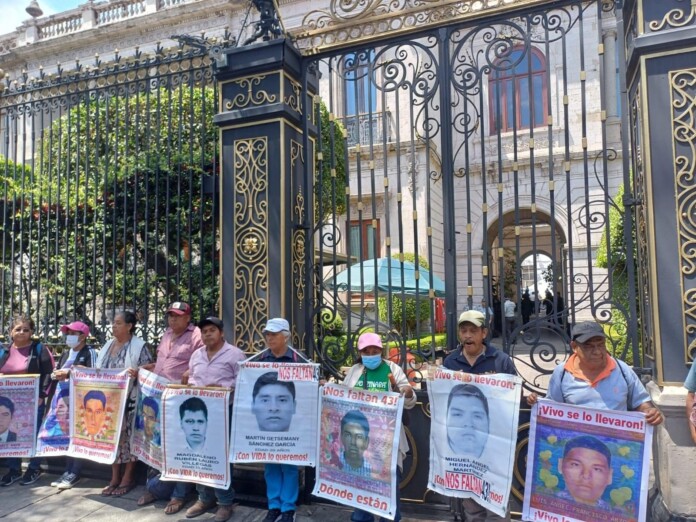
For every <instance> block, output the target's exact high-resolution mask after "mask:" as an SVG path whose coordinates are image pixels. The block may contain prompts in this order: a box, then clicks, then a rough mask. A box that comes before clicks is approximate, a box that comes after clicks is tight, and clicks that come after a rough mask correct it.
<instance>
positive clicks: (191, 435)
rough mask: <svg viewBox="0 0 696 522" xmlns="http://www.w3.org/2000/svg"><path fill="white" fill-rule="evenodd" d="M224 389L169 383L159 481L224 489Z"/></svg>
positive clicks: (226, 462) (226, 459) (226, 419)
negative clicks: (162, 463)
mask: <svg viewBox="0 0 696 522" xmlns="http://www.w3.org/2000/svg"><path fill="white" fill-rule="evenodd" d="M229 400H230V390H228V389H227V388H196V387H189V386H180V385H170V386H168V387H167V388H166V389H165V390H164V393H163V394H162V419H163V424H162V428H163V429H162V452H163V455H164V461H163V462H164V466H163V468H162V480H178V481H183V482H194V483H196V484H202V485H204V486H210V487H213V488H222V489H227V488H228V487H229V485H230V481H231V480H232V477H231V475H230V465H229V441H230V436H229V420H230V419H229V414H230V411H229Z"/></svg>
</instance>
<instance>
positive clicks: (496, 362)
mask: <svg viewBox="0 0 696 522" xmlns="http://www.w3.org/2000/svg"><path fill="white" fill-rule="evenodd" d="M487 335H488V328H486V316H485V315H483V314H482V313H481V312H479V311H477V310H467V311H466V312H462V313H461V315H460V316H459V320H458V321H457V337H458V339H459V344H458V345H457V347H456V348H455V350H454V351H453V352H452V353H451V354H450V355H449V356H448V357H447V358H446V359H445V362H444V364H443V366H444V367H445V368H447V369H448V370H455V371H463V372H466V373H476V374H481V373H509V374H510V375H517V370H515V365H514V364H513V363H512V359H511V358H510V356H509V355H508V354H506V353H505V352H503V351H502V350H499V349H497V348H496V347H495V346H492V345H490V344H489V343H488V342H487V341H486V336H487Z"/></svg>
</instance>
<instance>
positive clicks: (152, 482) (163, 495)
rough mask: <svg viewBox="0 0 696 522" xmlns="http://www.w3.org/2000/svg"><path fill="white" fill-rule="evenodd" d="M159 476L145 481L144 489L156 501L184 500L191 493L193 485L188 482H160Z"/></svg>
mask: <svg viewBox="0 0 696 522" xmlns="http://www.w3.org/2000/svg"><path fill="white" fill-rule="evenodd" d="M161 476H162V475H161V474H159V473H158V474H157V475H155V476H154V477H151V478H149V479H147V482H146V483H145V488H146V489H147V490H148V491H149V492H150V493H152V495H154V497H155V498H156V499H157V500H171V499H176V500H186V498H187V497H188V496H189V495H190V494H191V492H192V491H193V486H194V485H193V484H191V483H189V482H175V481H171V480H160V477H161Z"/></svg>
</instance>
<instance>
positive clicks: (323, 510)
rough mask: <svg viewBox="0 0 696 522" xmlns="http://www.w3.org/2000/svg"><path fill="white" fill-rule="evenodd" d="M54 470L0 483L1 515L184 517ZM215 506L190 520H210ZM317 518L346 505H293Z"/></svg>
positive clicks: (332, 515)
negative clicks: (55, 484)
mask: <svg viewBox="0 0 696 522" xmlns="http://www.w3.org/2000/svg"><path fill="white" fill-rule="evenodd" d="M55 477H56V476H55V475H51V474H47V473H46V474H44V475H42V476H41V479H40V480H39V481H38V482H37V483H36V484H33V485H31V486H20V485H19V483H15V484H13V485H12V486H9V487H6V488H0V519H1V520H8V521H20V520H21V521H23V522H46V521H50V522H76V521H99V522H130V521H137V522H159V521H167V522H174V521H183V520H188V519H187V518H186V517H185V515H184V511H181V512H179V513H178V514H176V515H165V514H164V511H163V509H164V506H165V505H166V502H157V503H155V504H151V505H149V506H145V507H138V506H137V505H136V501H137V500H138V497H140V495H142V493H143V491H144V489H143V487H142V486H139V487H137V488H136V489H134V490H133V491H131V492H130V493H128V494H127V495H125V496H123V497H121V498H108V497H102V496H101V495H100V494H99V493H100V491H101V489H102V488H103V487H104V485H105V481H104V480H98V479H84V480H82V481H81V482H80V483H78V485H77V486H76V487H75V488H73V489H71V490H67V491H62V492H60V491H58V490H57V489H56V488H52V487H51V486H50V483H51V482H52V481H53V480H55ZM189 505H190V504H189ZM265 513H266V511H265V509H263V506H259V505H252V504H248V503H245V502H244V501H243V499H242V501H241V503H240V504H239V505H238V506H237V507H236V508H235V512H234V515H233V516H232V518H231V519H230V520H231V521H232V522H257V521H260V520H262V519H263V517H264V516H265ZM213 517H214V511H213V512H211V513H209V514H206V515H203V516H200V517H198V518H196V519H194V520H212V519H213ZM308 520H320V521H331V522H348V521H349V520H350V510H348V509H345V508H343V507H339V506H328V505H323V504H311V505H303V506H300V507H299V508H298V516H297V521H298V522H306V521H308ZM402 520H403V521H404V522H415V521H420V522H436V521H437V522H440V521H443V522H444V521H451V520H453V517H452V516H451V515H449V514H448V513H446V512H442V513H441V516H440V517H439V518H438V517H437V515H436V514H435V513H433V512H432V510H431V511H430V513H429V514H428V515H427V516H419V515H415V514H413V515H411V514H409V516H408V517H404V518H403V519H402Z"/></svg>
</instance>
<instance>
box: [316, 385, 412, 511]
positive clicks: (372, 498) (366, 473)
mask: <svg viewBox="0 0 696 522" xmlns="http://www.w3.org/2000/svg"><path fill="white" fill-rule="evenodd" d="M319 397H320V402H319V410H320V411H319V414H320V416H319V458H318V459H317V472H316V482H315V484H314V491H312V495H316V496H318V497H323V498H327V499H329V500H333V501H335V502H338V503H339V504H343V505H346V506H351V507H354V508H359V509H361V510H363V511H368V512H370V513H372V514H373V515H376V516H382V517H387V518H391V519H393V518H394V515H395V514H396V495H397V494H398V493H397V490H398V484H397V483H396V466H397V461H398V456H399V455H398V453H399V436H400V433H401V414H402V411H403V401H404V400H403V398H402V397H401V396H400V395H399V394H398V393H385V392H370V391H367V390H362V389H356V388H347V387H345V386H340V385H337V384H325V385H324V386H322V387H321V389H320V394H319Z"/></svg>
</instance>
